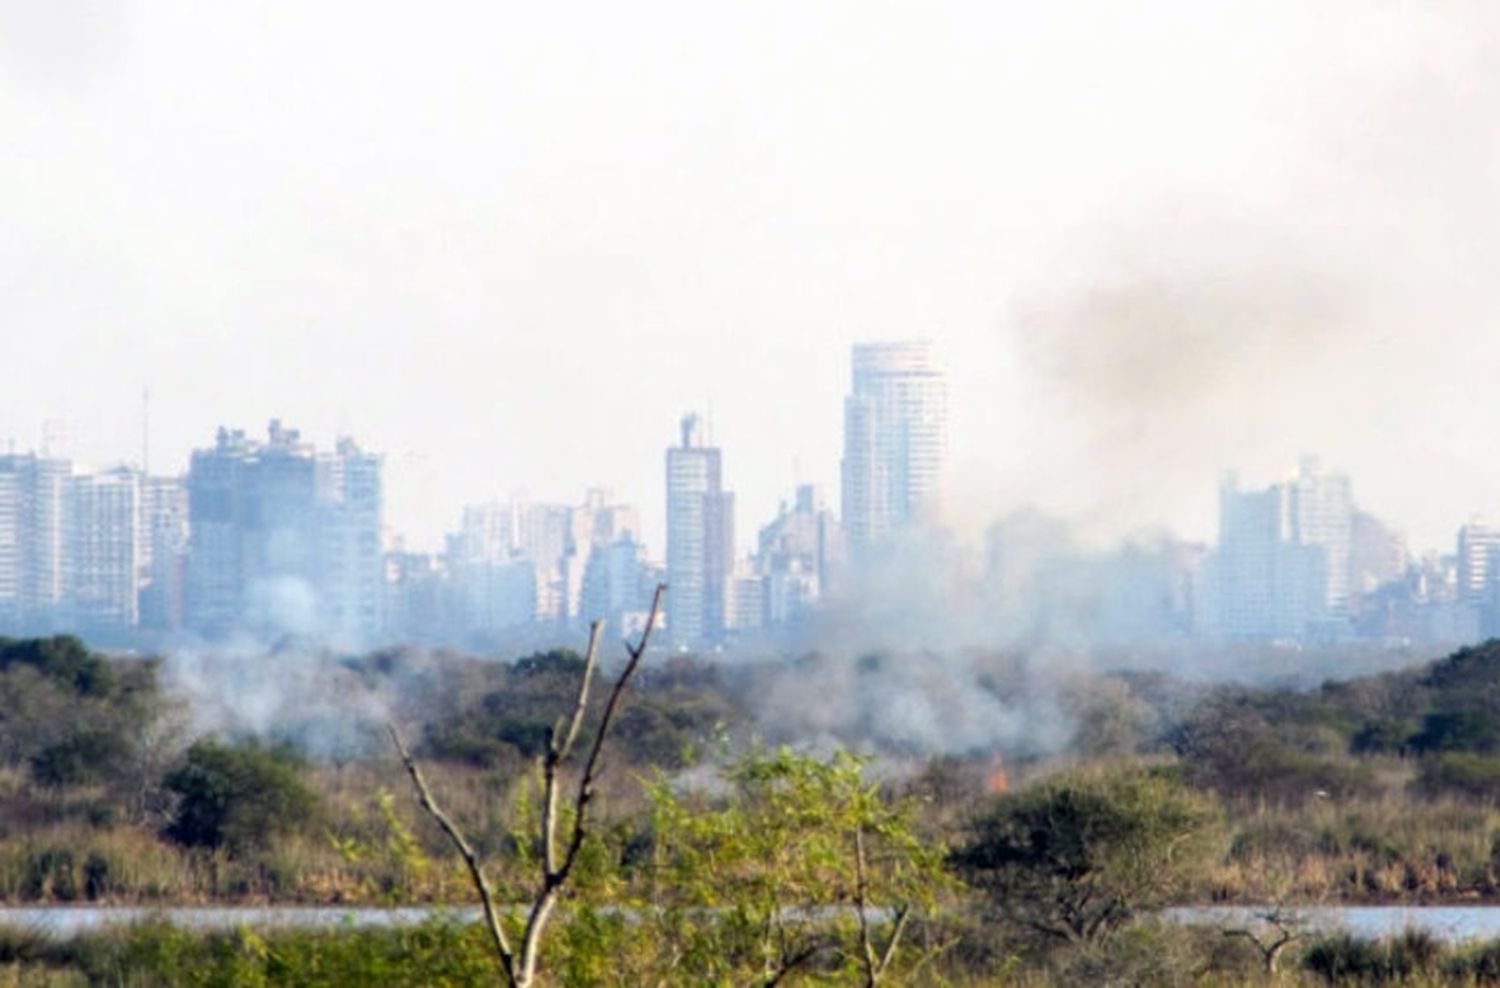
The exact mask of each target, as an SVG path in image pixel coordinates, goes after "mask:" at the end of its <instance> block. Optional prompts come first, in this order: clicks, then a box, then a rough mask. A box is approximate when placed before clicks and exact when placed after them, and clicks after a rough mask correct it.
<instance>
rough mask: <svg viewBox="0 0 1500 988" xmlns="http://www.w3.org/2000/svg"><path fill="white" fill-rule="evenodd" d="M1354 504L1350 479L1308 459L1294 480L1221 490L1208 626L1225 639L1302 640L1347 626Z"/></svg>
mask: <svg viewBox="0 0 1500 988" xmlns="http://www.w3.org/2000/svg"><path fill="white" fill-rule="evenodd" d="M1353 526H1354V505H1353V499H1352V497H1351V495H1350V486H1349V479H1348V477H1346V476H1344V475H1342V474H1327V473H1324V472H1322V471H1321V470H1320V469H1319V468H1318V464H1317V461H1316V460H1313V459H1310V458H1309V459H1305V460H1303V462H1302V467H1301V470H1300V471H1299V473H1298V474H1297V476H1296V477H1295V478H1293V479H1292V480H1289V481H1287V482H1285V483H1281V484H1274V485H1272V486H1271V487H1268V488H1266V489H1265V490H1260V491H1241V490H1239V488H1238V485H1237V482H1236V481H1235V479H1234V478H1233V477H1230V478H1228V479H1227V480H1226V482H1225V484H1224V486H1223V487H1222V488H1221V490H1220V494H1219V546H1218V549H1217V550H1216V551H1215V552H1214V554H1213V557H1212V558H1211V560H1210V561H1209V569H1208V573H1207V574H1206V575H1207V577H1208V578H1209V580H1210V593H1211V596H1212V600H1213V606H1212V612H1211V615H1210V620H1209V622H1208V624H1209V627H1211V628H1212V629H1214V630H1215V631H1216V632H1217V633H1218V634H1221V635H1225V636H1228V637H1249V638H1302V637H1306V636H1309V635H1325V636H1326V635H1337V634H1339V633H1341V629H1346V628H1347V619H1348V616H1349V589H1350V581H1351V542H1352V537H1353Z"/></svg>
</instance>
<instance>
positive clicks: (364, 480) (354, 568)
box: [186, 420, 384, 637]
mask: <svg viewBox="0 0 1500 988" xmlns="http://www.w3.org/2000/svg"><path fill="white" fill-rule="evenodd" d="M187 488H188V516H189V528H190V536H189V542H188V561H187V594H186V597H187V600H186V604H187V617H188V624H189V625H190V626H191V627H192V628H194V629H195V630H197V631H199V632H201V633H203V634H208V635H218V634H223V633H225V632H227V631H230V630H233V629H235V628H240V627H249V628H252V629H261V630H266V631H271V632H286V631H293V632H301V633H320V634H341V635H346V636H353V637H365V636H373V635H374V634H376V633H378V632H379V630H380V619H379V608H380V604H381V598H382V588H383V574H384V561H383V557H382V553H381V545H380V528H381V487H380V459H379V457H377V456H372V455H370V454H367V453H365V452H364V451H362V450H361V449H360V448H359V447H358V446H356V445H355V444H354V443H353V442H350V441H348V440H343V441H341V442H340V443H339V445H338V448H337V450H336V451H335V452H334V453H331V454H319V453H318V452H317V451H316V450H315V449H314V448H313V446H312V444H311V443H307V442H304V441H303V440H302V438H301V436H300V434H299V433H298V432H297V430H295V429H287V428H284V427H283V426H282V425H281V423H280V422H279V421H274V420H273V421H272V422H271V427H270V431H269V434H268V436H267V439H266V441H265V442H257V441H254V440H251V439H248V438H247V437H246V436H245V434H244V432H242V431H239V430H235V431H233V432H231V431H229V430H226V429H220V430H219V433H218V438H217V441H216V443H215V445H214V446H213V447H212V448H209V449H200V450H195V451H194V452H193V457H192V464H191V467H190V469H189V471H188V481H187Z"/></svg>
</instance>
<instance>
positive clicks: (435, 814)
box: [387, 724, 516, 985]
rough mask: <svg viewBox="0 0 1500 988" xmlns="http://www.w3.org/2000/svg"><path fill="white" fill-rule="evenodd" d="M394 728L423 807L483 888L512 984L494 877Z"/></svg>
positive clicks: (488, 919) (512, 959)
mask: <svg viewBox="0 0 1500 988" xmlns="http://www.w3.org/2000/svg"><path fill="white" fill-rule="evenodd" d="M387 729H388V730H389V731H390V732H391V740H392V741H394V742H395V743H396V751H397V752H399V753H400V755H401V764H403V765H405V766H406V774H407V775H410V776H411V781H412V784H413V785H415V786H416V787H417V797H418V799H419V800H420V801H421V803H422V809H424V810H426V811H427V812H428V814H429V815H430V816H431V817H432V818H433V819H434V820H436V821H437V824H438V826H439V827H441V828H442V830H443V833H444V834H446V835H447V836H448V840H449V841H451V842H452V843H453V846H454V847H456V848H457V849H458V853H459V855H460V856H461V857H462V858H463V859H464V864H465V865H466V866H467V867H468V869H469V878H470V879H471V880H472V881H473V883H474V888H475V889H476V890H477V891H478V892H479V902H480V905H481V906H482V907H483V909H484V922H485V925H486V926H487V927H488V928H489V931H490V939H491V940H493V941H494V943H495V952H496V953H497V954H499V955H500V963H501V964H502V965H503V966H504V968H505V976H506V978H507V980H509V981H510V983H511V984H512V985H514V984H516V973H515V954H514V953H513V952H512V951H511V949H510V941H509V940H508V939H507V938H506V936H505V929H504V928H503V927H502V926H501V925H500V916H499V913H498V912H496V910H495V895H494V892H492V891H491V890H490V880H489V879H488V878H487V877H485V874H484V868H483V867H482V866H481V864H480V861H479V855H478V853H476V852H475V850H474V847H473V845H471V844H470V843H469V841H468V838H466V837H464V835H463V831H461V830H459V829H458V826H457V825H456V824H455V823H454V822H453V820H452V819H451V818H450V817H449V816H448V814H447V813H444V812H443V810H442V808H441V807H439V806H438V804H437V800H435V799H433V798H432V790H431V789H429V788H428V786H427V780H426V779H425V778H423V777H422V769H421V768H420V767H419V766H418V765H417V762H416V759H414V758H412V756H411V752H410V751H408V750H407V747H406V742H405V741H404V740H403V739H402V737H401V732H400V731H398V730H396V725H395V724H389V725H387Z"/></svg>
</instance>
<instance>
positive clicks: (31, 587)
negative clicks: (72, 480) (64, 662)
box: [0, 453, 72, 632]
mask: <svg viewBox="0 0 1500 988" xmlns="http://www.w3.org/2000/svg"><path fill="white" fill-rule="evenodd" d="M71 473H72V464H70V463H69V462H68V461H67V460H62V459H54V458H50V457H46V456H38V455H36V454H34V453H25V454H7V455H4V456H0V627H3V628H7V629H9V630H12V631H17V630H21V631H27V632H40V631H46V630H53V629H55V628H58V627H60V626H61V624H60V622H61V620H62V617H63V614H62V603H63V489H64V485H65V483H66V480H67V478H68V476H69V475H70V474H71Z"/></svg>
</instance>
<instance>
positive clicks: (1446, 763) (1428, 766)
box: [1412, 751, 1500, 802]
mask: <svg viewBox="0 0 1500 988" xmlns="http://www.w3.org/2000/svg"><path fill="white" fill-rule="evenodd" d="M1412 785H1413V786H1414V787H1415V788H1416V789H1417V791H1418V792H1421V793H1423V794H1424V795H1428V796H1435V795H1441V794H1445V793H1447V794H1454V795H1460V796H1467V797H1469V798H1470V799H1482V800H1486V801H1490V802H1494V801H1495V800H1497V799H1500V757H1497V756H1494V755H1478V754H1473V753H1471V752H1465V751H1454V752H1449V753H1447V754H1443V755H1438V756H1436V757H1434V758H1425V759H1423V760H1422V764H1421V767H1420V768H1419V769H1418V771H1417V777H1416V779H1415V780H1414V781H1413V782H1412Z"/></svg>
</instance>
